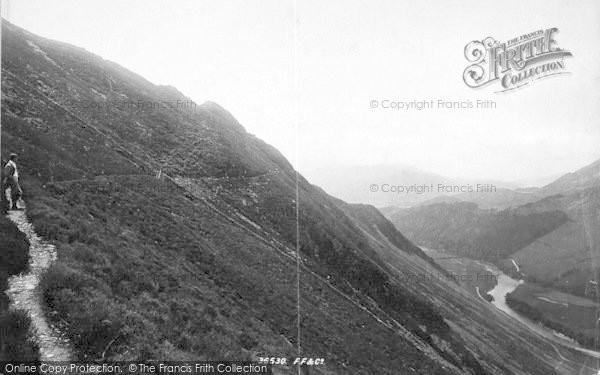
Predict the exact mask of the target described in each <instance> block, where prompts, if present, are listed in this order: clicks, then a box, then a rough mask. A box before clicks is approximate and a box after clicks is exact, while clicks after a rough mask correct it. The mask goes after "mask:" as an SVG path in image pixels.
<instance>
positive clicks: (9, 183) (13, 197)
mask: <svg viewBox="0 0 600 375" xmlns="http://www.w3.org/2000/svg"><path fill="white" fill-rule="evenodd" d="M4 176H5V177H4V183H3V187H2V194H6V189H8V188H10V201H11V202H12V207H11V210H18V209H19V208H18V207H17V201H18V200H19V199H20V198H21V197H22V196H23V190H21V186H20V185H19V170H18V168H17V154H10V160H8V163H6V165H5V166H4Z"/></svg>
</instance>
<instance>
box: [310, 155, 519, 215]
mask: <svg viewBox="0 0 600 375" xmlns="http://www.w3.org/2000/svg"><path fill="white" fill-rule="evenodd" d="M306 173H307V175H308V176H309V177H310V180H311V181H312V182H313V183H314V184H315V185H318V186H320V187H321V188H323V189H324V190H325V191H327V192H328V193H330V194H333V195H335V196H338V197H340V198H341V199H343V200H345V201H347V202H351V203H364V204H372V205H374V206H377V207H386V206H399V207H407V206H412V205H417V204H420V203H422V202H425V201H428V200H430V199H437V198H438V197H439V198H442V197H447V196H448V197H454V196H456V195H460V193H459V194H452V195H448V194H447V193H445V192H444V191H438V185H439V184H441V185H443V186H458V187H466V186H468V185H471V186H472V187H475V186H477V184H490V185H494V186H495V187H497V188H498V189H506V188H518V187H519V185H518V184H514V183H509V182H503V181H493V180H485V181H478V180H475V179H466V178H450V177H446V176H442V175H439V174H436V173H430V172H425V171H421V170H419V169H416V168H413V167H410V166H407V165H374V166H349V167H323V168H318V169H314V170H309V171H307V172H306ZM372 185H375V186H376V187H377V190H371V186H372ZM384 185H387V188H386V187H384ZM394 186H403V187H406V189H408V188H410V187H411V186H413V187H417V186H421V187H422V186H426V187H427V188H426V189H421V190H423V192H419V191H417V189H416V188H414V189H413V190H411V191H410V192H401V193H396V192H392V191H389V190H390V189H391V187H394ZM431 186H433V187H434V188H433V191H431V188H430V187H431Z"/></svg>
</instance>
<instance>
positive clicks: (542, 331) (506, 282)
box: [486, 264, 600, 358]
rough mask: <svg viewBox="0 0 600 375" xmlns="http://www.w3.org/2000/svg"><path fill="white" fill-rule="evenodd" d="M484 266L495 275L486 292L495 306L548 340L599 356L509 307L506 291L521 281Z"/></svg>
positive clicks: (595, 352)
mask: <svg viewBox="0 0 600 375" xmlns="http://www.w3.org/2000/svg"><path fill="white" fill-rule="evenodd" d="M486 268H487V269H488V270H490V271H492V272H494V274H496V275H497V280H498V284H497V285H496V286H495V287H494V288H493V289H492V290H490V291H489V292H488V294H489V295H491V296H492V297H494V301H492V304H493V305H494V306H495V307H496V308H498V309H499V310H502V311H504V312H505V313H506V314H508V315H510V316H512V317H513V318H515V319H517V320H518V321H520V322H521V323H522V324H524V325H525V326H527V328H529V329H530V330H531V331H533V332H535V333H537V334H538V335H540V336H542V337H544V338H546V339H548V340H551V341H552V342H554V343H556V344H559V345H562V346H565V347H568V348H571V349H575V350H577V351H580V352H582V353H586V354H588V355H590V356H593V357H595V358H600V352H597V351H594V350H590V349H586V348H583V347H582V346H581V345H579V344H578V343H577V342H576V341H575V340H573V339H571V338H569V337H566V336H564V335H562V334H559V333H557V332H556V331H553V330H552V329H549V328H546V327H544V326H543V325H541V324H539V323H536V322H534V321H533V320H531V319H529V318H527V317H525V316H523V315H521V314H519V313H518V312H516V311H514V310H513V309H511V308H510V307H509V306H508V305H507V304H506V299H505V296H506V294H507V293H510V292H512V291H514V290H515V289H517V287H518V286H519V284H521V283H523V281H522V280H515V279H513V278H511V277H509V276H507V275H506V274H504V273H503V272H502V271H500V270H499V269H497V268H496V267H494V266H491V265H489V264H486Z"/></svg>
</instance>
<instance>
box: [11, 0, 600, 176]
mask: <svg viewBox="0 0 600 375" xmlns="http://www.w3.org/2000/svg"><path fill="white" fill-rule="evenodd" d="M295 8H296V10H297V13H296V19H297V24H296V27H297V29H296V32H295V31H294V9H295ZM2 13H3V17H5V18H7V19H8V20H9V21H11V22H13V23H15V24H17V25H19V26H21V27H24V28H26V29H28V30H29V31H32V32H34V33H36V34H39V35H42V36H45V37H48V38H52V39H57V40H61V41H65V42H68V43H72V44H75V45H78V46H81V47H84V48H86V49H87V50H89V51H91V52H94V53H96V54H98V55H100V56H102V57H104V58H106V59H109V60H112V61H115V62H117V63H119V64H121V65H123V66H125V67H127V68H128V69H131V70H133V71H135V72H137V73H139V74H141V75H142V76H144V77H146V78H148V79H149V80H150V81H152V82H154V83H159V84H169V85H173V86H175V87H177V88H178V89H179V90H180V91H182V92H183V93H184V94H186V95H188V96H190V97H191V98H192V99H194V100H195V101H196V102H198V103H200V102H203V101H205V100H212V101H216V102H218V103H219V104H221V105H223V106H224V107H225V108H227V109H228V110H229V111H230V112H232V114H233V115H234V116H235V117H236V118H237V119H238V120H239V121H240V122H241V123H242V125H244V126H245V127H246V129H247V130H248V131H249V132H251V133H254V134H256V135H257V136H259V137H260V138H262V139H264V140H266V141H267V142H269V143H271V144H273V145H274V146H275V147H277V148H278V149H279V150H280V151H282V152H283V153H284V155H285V156H286V157H287V158H288V159H290V161H291V162H292V163H294V162H295V151H296V145H297V144H298V145H299V149H298V155H299V159H298V164H297V165H298V167H299V169H300V170H301V171H307V170H311V169H314V168H316V167H319V166H323V165H355V164H362V165H365V164H396V163H398V164H405V165H412V166H415V167H417V168H420V169H423V170H427V171H432V172H436V173H439V174H443V175H447V176H456V177H470V178H494V179H504V180H522V179H532V178H537V177H542V176H548V175H556V174H558V173H563V172H566V171H571V170H575V169H577V168H579V167H582V166H584V165H586V164H589V163H591V162H592V161H594V160H597V159H599V158H600V147H598V145H599V144H600V124H599V120H600V2H598V1H597V0H573V1H571V0H544V1H528V2H526V3H525V2H523V1H504V2H501V3H499V2H491V1H489V2H482V1H478V0H474V1H448V0H439V1H422V2H417V1H399V0H389V1H358V0H329V1H317V0H297V3H296V7H294V2H293V1H292V0H288V1H286V0H245V1H230V0H219V1H216V0H214V1H212V0H211V1H182V0H180V1H178V0H169V1H166V0H165V1H163V0H159V1H154V0H144V1H142V0H139V1H137V0H129V1H116V0H113V1H109V0H103V1H81V0H79V1H71V0H69V1H67V0H35V1H33V0H8V1H7V0H4V1H3V4H2ZM550 27H557V28H558V29H559V30H560V33H558V34H557V35H556V40H557V42H558V45H559V47H561V48H564V49H568V50H570V51H571V52H572V53H573V55H574V57H572V58H569V59H567V60H566V66H567V70H568V71H570V72H571V74H569V75H562V76H558V77H553V78H548V79H545V80H540V81H538V82H536V83H535V84H533V85H530V87H527V88H524V89H522V90H515V91H514V92H510V93H503V94H496V93H494V91H497V89H498V85H495V86H494V87H487V88H482V89H477V90H474V89H471V88H469V87H467V86H466V85H465V84H464V83H463V80H462V74H463V71H464V69H465V68H466V67H467V65H468V62H467V60H466V59H465V58H464V54H463V53H464V52H463V51H464V47H465V45H466V44H467V43H469V42H470V41H472V40H481V39H483V38H485V37H488V36H493V37H495V38H496V39H498V40H500V41H507V40H509V39H512V38H514V37H518V36H520V35H522V34H526V33H529V32H532V31H535V30H538V29H546V28H550ZM294 35H297V40H296V41H297V42H296V43H295V42H294V40H295V38H294ZM295 46H296V47H295ZM294 56H297V60H294ZM295 72H296V74H297V82H298V87H297V89H295V85H294V82H295V78H294V77H295V74H294V73H295ZM438 99H441V100H444V101H466V100H471V101H476V100H478V99H479V100H487V99H489V100H494V101H495V102H496V105H497V108H496V109H490V110H465V109H462V110H461V109H454V110H423V111H416V110H415V111H406V110H403V111H396V110H391V109H387V110H386V109H382V108H381V106H379V107H378V108H375V109H373V108H370V102H371V101H372V100H377V101H378V102H379V103H381V101H383V100H392V101H411V100H434V101H437V100H438ZM295 105H297V108H298V119H299V123H298V127H296V123H295V122H296V120H295V119H296V117H295V115H294V113H295V111H294V106H295ZM297 129H298V135H299V136H298V137H297V136H296V134H297ZM296 142H298V143H296Z"/></svg>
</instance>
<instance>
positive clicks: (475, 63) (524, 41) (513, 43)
mask: <svg viewBox="0 0 600 375" xmlns="http://www.w3.org/2000/svg"><path fill="white" fill-rule="evenodd" d="M557 33H558V29H557V28H556V27H553V28H550V29H545V30H536V31H534V32H531V33H529V34H524V35H521V36H519V37H516V38H513V39H510V40H509V41H507V42H499V41H497V40H495V39H494V38H492V37H488V38H485V39H483V40H481V41H478V40H474V41H472V42H471V43H469V44H467V45H466V46H465V57H466V58H467V60H468V61H469V62H470V63H471V65H469V66H468V67H467V68H466V69H465V71H464V73H463V80H464V81H465V84H466V85H467V86H469V87H472V88H478V87H482V86H486V85H488V84H492V83H498V84H499V85H500V86H501V88H500V89H499V90H498V91H497V92H502V91H509V90H514V89H516V88H519V87H523V86H525V85H528V84H531V83H532V82H534V81H536V80H539V79H541V78H546V77H550V76H557V75H560V74H565V73H568V72H567V70H566V67H565V57H569V56H572V54H571V52H569V51H568V50H565V49H562V48H559V47H558V43H557V42H556V40H555V36H556V34H557Z"/></svg>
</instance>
